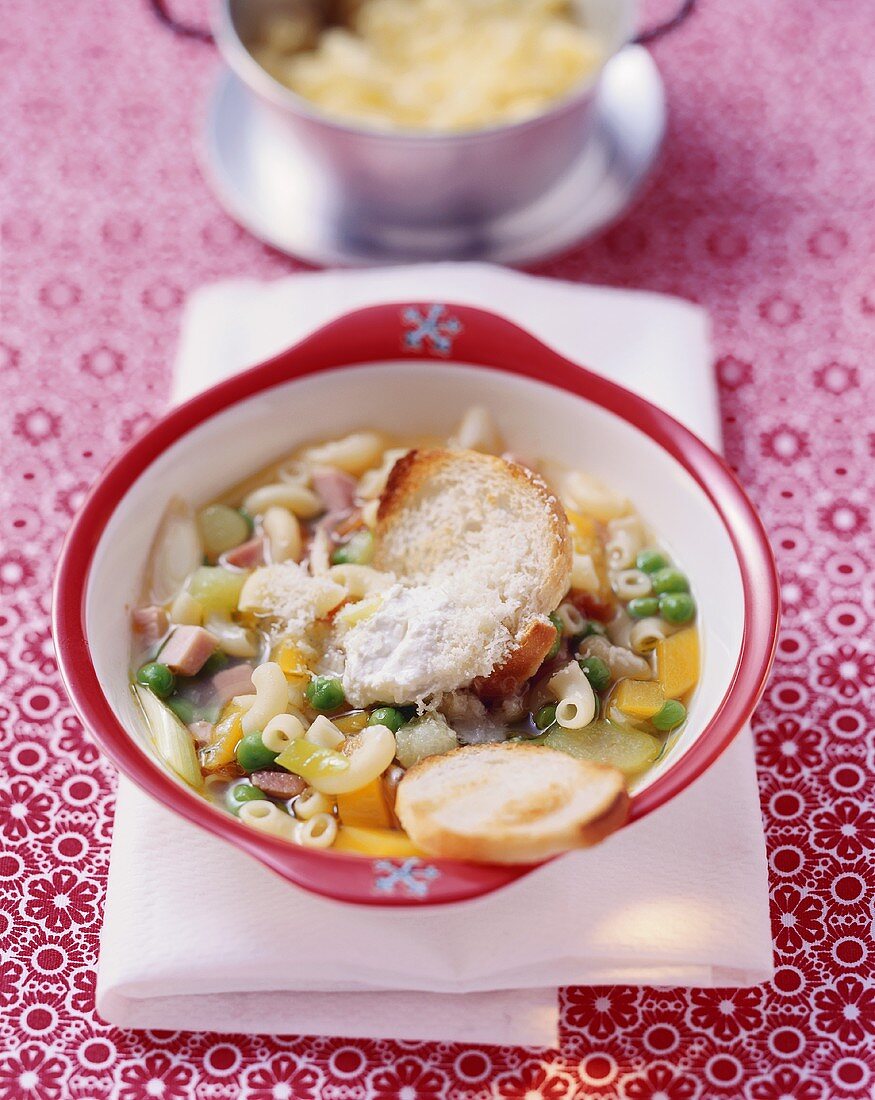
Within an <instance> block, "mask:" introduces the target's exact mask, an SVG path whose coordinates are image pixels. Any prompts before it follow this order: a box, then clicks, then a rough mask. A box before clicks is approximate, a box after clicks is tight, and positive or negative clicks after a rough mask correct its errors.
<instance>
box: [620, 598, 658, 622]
mask: <svg viewBox="0 0 875 1100" xmlns="http://www.w3.org/2000/svg"><path fill="white" fill-rule="evenodd" d="M626 610H627V611H628V612H629V614H630V615H631V616H632V618H633V619H649V618H650V617H651V616H653V615H658V614H659V600H658V599H657V598H656V596H638V597H636V599H634V600H629V602H628V603H627V604H626Z"/></svg>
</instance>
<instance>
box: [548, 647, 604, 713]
mask: <svg viewBox="0 0 875 1100" xmlns="http://www.w3.org/2000/svg"><path fill="white" fill-rule="evenodd" d="M548 688H549V690H550V692H551V694H552V695H553V698H554V699H556V700H557V703H556V721H557V722H558V723H559V725H560V726H562V727H564V728H565V729H569V730H579V729H583V727H584V726H588V725H589V724H590V722H591V721H592V720H593V718H595V711H596V699H595V693H594V691H593V690H592V684H590V682H589V680H587V678H586V676H585V674H584V672H583V669H582V668H581V667H580V665H579V664H578V663H577V661H569V663H568V664H567V665H566V666H565V668H563V669H560V670H559V672H557V673H555V675H553V676H551V677H550V682H549V684H548Z"/></svg>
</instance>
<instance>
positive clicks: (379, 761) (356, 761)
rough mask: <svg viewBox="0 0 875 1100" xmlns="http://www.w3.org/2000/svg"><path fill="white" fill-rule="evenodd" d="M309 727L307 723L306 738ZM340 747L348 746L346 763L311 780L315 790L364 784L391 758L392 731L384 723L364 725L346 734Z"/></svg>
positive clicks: (338, 790) (342, 791) (336, 790)
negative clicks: (342, 766)
mask: <svg viewBox="0 0 875 1100" xmlns="http://www.w3.org/2000/svg"><path fill="white" fill-rule="evenodd" d="M317 721H318V719H317ZM326 721H327V719H326ZM314 724H315V723H314ZM312 729H313V727H312V726H311V727H310V730H309V731H308V734H307V739H308V740H309V739H310V732H311V731H312ZM344 748H349V749H350V752H349V756H348V759H349V767H348V768H346V769H345V770H344V771H342V772H340V771H339V772H335V773H334V774H330V775H326V776H324V777H321V778H320V779H317V780H313V781H312V782H311V784H310V785H311V786H312V787H314V788H315V789H316V790H317V791H321V792H322V793H323V794H349V793H350V792H351V791H357V790H359V789H360V788H361V787H365V786H367V784H368V783H370V782H372V780H374V779H376V778H377V776H379V775H382V774H383V772H384V771H385V770H386V768H388V767H389V765H390V764H391V763H392V761H393V760H394V759H395V734H394V733H392V731H391V730H390V729H389V728H388V727H387V726H367V727H366V728H365V729H363V730H362V732H361V733H358V734H356V735H355V736H354V737H350V738H348V740H347V743H346V745H345V746H344Z"/></svg>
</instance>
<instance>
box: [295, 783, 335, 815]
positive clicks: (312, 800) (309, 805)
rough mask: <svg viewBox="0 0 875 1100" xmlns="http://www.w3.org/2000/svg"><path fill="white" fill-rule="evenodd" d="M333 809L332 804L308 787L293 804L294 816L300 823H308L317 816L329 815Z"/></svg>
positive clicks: (322, 795)
mask: <svg viewBox="0 0 875 1100" xmlns="http://www.w3.org/2000/svg"><path fill="white" fill-rule="evenodd" d="M333 809H334V802H333V801H332V800H331V799H330V798H329V797H328V795H327V794H323V793H322V792H321V791H317V790H314V789H313V788H312V787H308V788H307V789H306V790H305V791H303V792H302V793H301V794H299V795H298V797H297V798H296V799H295V802H294V811H295V814H296V815H297V816H298V817H299V818H300V819H301V821H309V820H310V818H311V817H315V816H316V815H317V814H330V813H331V812H332V811H333Z"/></svg>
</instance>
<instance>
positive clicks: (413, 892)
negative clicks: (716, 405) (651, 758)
mask: <svg viewBox="0 0 875 1100" xmlns="http://www.w3.org/2000/svg"><path fill="white" fill-rule="evenodd" d="M472 404H483V405H487V406H488V407H490V408H491V409H492V410H494V412H495V413H496V415H497V417H498V419H499V421H500V424H501V428H502V431H503V433H504V434H505V438H506V440H507V444H508V447H509V448H510V449H511V450H512V451H517V452H519V453H523V454H525V453H529V454H534V455H542V456H544V457H549V458H552V459H556V460H558V461H560V462H564V463H567V464H568V465H570V466H575V467H580V468H582V469H584V470H587V471H589V472H591V473H592V474H595V475H596V476H597V477H600V478H602V479H603V480H604V481H605V482H607V483H608V484H609V485H611V486H613V487H615V488H617V489H619V490H620V491H622V492H624V493H625V494H626V495H628V497H629V498H630V499H631V500H632V501H633V502H634V503H635V506H636V507H637V508H638V509H639V511H640V512H641V514H642V515H643V517H644V519H645V520H646V521H647V522H648V523H649V524H651V525H652V527H653V528H654V529H655V530H656V531H657V532H658V533H659V535H660V537H661V538H663V539H664V540H665V541H666V543H667V544H668V547H669V549H670V550H671V552H672V554H673V555H674V556H675V558H676V560H677V561H678V562H679V563H680V564H681V566H682V567H683V569H684V570H685V571H686V572H687V573H688V574H689V576H690V577H691V578H692V583H693V588H694V591H695V593H696V597H697V600H698V604H699V609H700V629H701V631H702V635H703V655H704V656H703V672H702V679H701V681H700V684H699V687H698V689H697V691H696V694H695V697H694V700H693V703H692V705H691V708H690V714H689V722H688V724H687V726H686V728H685V730H684V732H683V734H682V736H681V737H680V739H679V741H678V743H677V744H676V745H675V746H674V748H673V749H672V750H671V752H670V753H668V754H667V756H666V758H665V759H664V760H662V761H660V762H659V763H658V764H657V766H656V767H655V768H654V769H653V770H651V771H650V772H648V773H647V774H646V775H645V776H644V777H643V778H642V779H641V780H640V781H639V783H638V784H637V786H636V787H635V788H634V789H633V792H632V805H631V815H630V821H635V820H636V819H638V818H640V817H643V816H644V815H645V814H648V813H650V812H651V811H653V810H655V809H657V808H658V807H660V806H662V805H664V804H665V803H666V802H668V801H669V800H670V799H672V798H674V797H675V795H677V794H678V793H679V792H681V791H682V790H683V789H684V788H685V787H686V786H687V785H688V784H689V783H691V782H693V780H695V779H696V777H697V776H699V775H700V774H701V773H702V772H703V771H704V770H705V769H706V768H707V767H708V766H709V764H711V763H712V762H713V761H714V760H715V759H716V757H717V756H718V755H719V754H720V753H721V752H722V751H723V749H724V748H726V746H727V745H728V744H729V742H730V741H731V740H732V738H733V737H735V735H736V734H737V733H738V732H739V730H740V729H741V728H742V727H743V726H744V724H745V722H746V721H747V720H748V718H749V717H750V714H751V712H752V710H753V708H754V706H755V704H756V702H757V699H758V698H759V695H760V693H761V691H762V689H763V687H764V684H765V680H766V677H767V674H768V671H769V668H770V665H771V661H772V656H773V652H774V647H775V639H776V634H777V624H778V584H777V577H776V573H775V566H774V561H773V558H772V554H771V551H770V549H769V545H768V541H767V539H766V536H765V533H764V531H763V528H762V526H761V524H760V521H759V519H758V517H757V515H756V513H755V511H754V509H753V507H752V505H751V504H750V502H749V501H748V499H747V497H746V496H745V494H744V492H743V491H742V489H741V488H740V486H739V484H738V482H737V481H736V479H735V477H734V476H733V474H732V473H731V472H730V471H729V469H728V468H727V466H726V465H725V463H724V462H723V460H722V459H721V458H719V457H718V456H717V455H716V454H714V453H713V452H712V451H711V450H710V449H709V448H708V447H706V446H705V445H704V444H703V443H702V442H700V441H699V440H698V439H697V438H696V437H695V436H694V435H692V434H691V433H690V432H688V431H687V430H686V429H685V428H683V427H682V426H681V425H680V424H678V423H677V421H675V420H673V419H672V418H671V417H669V416H667V415H666V414H665V413H663V412H661V411H660V410H659V409H657V408H655V407H654V406H653V405H651V404H649V403H648V402H647V401H644V400H643V399H642V398H640V397H636V396H635V395H633V394H631V393H629V392H628V391H626V390H624V389H622V388H621V387H619V386H616V385H614V384H613V383H611V382H608V381H606V380H605V379H604V378H601V377H599V376H598V375H596V374H591V373H590V372H589V371H587V370H585V369H583V368H582V367H580V366H578V365H576V364H575V363H572V362H569V361H568V360H566V359H563V358H562V357H561V356H559V355H557V354H556V352H554V351H552V350H550V348H548V347H546V346H545V345H543V344H541V343H540V342H539V341H538V340H536V339H535V338H534V337H532V336H531V335H529V334H528V333H527V332H524V331H523V330H521V329H519V328H517V327H516V326H515V325H513V324H511V323H510V322H509V321H506V320H504V319H502V318H500V317H496V316H494V315H492V314H489V313H485V312H483V311H481V310H477V309H471V308H468V307H463V306H440V305H432V304H423V303H403V304H393V305H383V306H377V307H374V308H370V309H364V310H361V311H359V312H356V313H351V314H349V315H347V316H345V317H342V318H341V319H340V320H338V321H335V322H334V323H333V324H330V325H328V326H326V327H325V328H323V329H320V330H319V331H318V332H316V333H314V334H313V335H312V336H310V337H308V338H307V339H306V340H304V341H302V342H301V343H299V344H297V345H296V346H295V347H293V348H290V349H289V350H288V351H286V352H284V353H283V354H281V355H278V356H277V357H276V358H274V359H271V360H270V361H269V362H266V363H263V364H261V365H260V366H257V367H254V368H252V369H251V370H249V371H246V372H245V373H243V374H240V375H237V376H236V377H234V378H231V379H229V380H228V381H226V382H222V383H221V384H219V385H217V386H214V387H213V388H212V389H210V390H207V391H206V392H205V393H202V394H201V395H200V396H198V397H195V398H194V399H193V400H191V401H189V402H187V403H186V404H184V405H182V406H180V407H178V408H175V409H173V410H172V411H171V412H169V413H168V414H167V415H166V416H164V417H162V418H161V419H160V420H159V421H158V422H157V423H156V424H155V425H154V426H153V427H152V428H150V429H149V431H148V432H147V433H146V434H145V435H144V436H142V437H141V438H140V439H138V440H137V441H136V442H135V443H134V444H133V445H132V446H131V447H129V448H128V449H127V450H126V451H125V452H124V453H123V454H122V455H121V456H120V457H119V458H118V459H117V460H116V461H115V462H114V463H113V464H112V465H111V466H110V467H109V468H108V469H107V470H106V471H105V472H104V474H103V475H102V476H101V477H100V479H99V480H98V482H97V484H96V485H95V486H94V487H93V489H92V490H91V492H90V494H89V496H88V498H87V500H86V501H85V503H84V505H83V507H82V509H81V511H80V513H79V515H78V516H77V518H76V520H75V522H74V524H73V527H72V529H71V530H70V533H69V535H68V538H67V541H66V543H65V545H64V549H63V552H62V554H61V560H60V564H59V567H58V572H57V576H56V583H55V601H54V631H55V644H56V647H57V650H58V656H59V661H60V666H61V672H62V675H63V677H64V681H65V683H66V685H67V688H68V690H69V693H70V696H71V698H72V700H73V702H74V704H75V706H76V708H77V710H78V712H79V714H80V716H81V718H82V721H83V722H84V723H85V726H86V727H87V728H88V729H90V730H91V731H92V733H93V735H94V737H95V738H96V740H97V741H98V742H99V744H100V746H101V748H102V749H103V751H104V752H105V753H106V754H107V755H108V756H109V757H110V758H111V759H112V760H113V762H114V763H115V764H116V765H117V767H118V768H119V769H120V770H121V771H122V772H124V773H125V774H126V775H127V776H129V777H130V778H131V779H132V780H133V781H134V782H136V783H137V784H138V785H139V786H140V787H142V788H143V789H144V790H145V791H147V792H148V793H149V794H151V795H152V796H153V797H154V798H156V799H158V800H159V801H160V802H162V803H164V804H165V805H166V806H168V807H170V808H171V809H173V810H175V811H176V812H177V813H179V814H181V815H182V816H183V817H185V818H187V819H188V820H189V821H193V822H195V823H196V824H198V825H200V826H202V827H203V828H205V829H208V830H209V831H210V832H212V833H215V834H217V835H218V836H220V837H222V838H224V839H225V840H227V841H228V842H229V843H231V844H234V845H237V846H238V847H239V848H242V849H243V850H244V851H247V852H249V853H250V854H251V855H252V856H254V857H255V858H256V859H258V860H260V861H261V862H262V863H265V864H266V865H267V866H268V867H271V868H273V870H274V871H276V872H277V873H278V874H280V875H282V876H283V877H284V878H286V879H288V880H289V881H290V882H293V883H295V884H297V885H299V886H302V887H304V888H305V889H308V890H312V891H314V892H316V893H319V894H324V895H327V896H329V897H333V898H337V899H340V900H343V901H351V902H359V903H365V904H379V905H409V904H417V905H427V904H436V903H442V902H451V901H461V900H463V899H466V898H471V897H475V896H478V895H481V894H485V893H488V892H489V891H492V890H495V889H497V888H498V887H500V886H503V885H505V884H507V883H509V882H512V881H513V880H515V879H517V878H518V877H520V876H521V875H525V874H529V873H531V871H532V870H533V868H531V867H498V866H481V865H472V864H464V863H459V862H454V861H448V860H435V861H432V862H427V861H420V860H386V859H377V860H371V859H367V858H364V857H357V856H352V855H346V854H342V853H334V852H331V851H314V850H311V849H306V848H299V847H296V846H293V845H291V844H288V843H286V842H284V841H282V840H279V839H274V838H272V837H269V836H266V835H264V834H261V833H257V832H255V831H253V830H251V829H248V828H247V827H246V826H244V825H242V824H241V823H240V822H239V821H238V820H237V819H236V818H235V817H233V816H232V815H231V814H228V813H226V812H225V811H223V810H221V809H220V808H218V807H215V806H213V805H211V804H210V803H208V802H207V801H205V800H204V799H203V798H202V797H200V796H199V795H197V794H195V793H194V792H193V791H191V790H189V789H188V788H187V787H185V786H184V785H183V784H182V783H181V782H179V781H177V780H176V779H175V777H174V776H173V775H172V774H171V773H170V772H168V771H167V770H165V769H164V768H163V767H162V765H161V764H160V763H159V762H158V761H157V760H156V759H155V758H154V757H153V756H152V755H151V752H150V750H149V749H148V748H147V746H146V744H145V741H144V739H143V732H142V724H141V721H140V719H139V716H138V714H137V712H136V711H135V709H134V705H133V702H132V699H131V693H130V690H129V674H128V662H129V644H128V639H129V621H128V614H129V609H130V607H131V606H132V605H133V603H134V602H135V600H136V598H137V594H138V591H139V587H140V581H141V575H142V571H143V568H144V565H145V558H146V554H147V551H148V548H149V546H150V543H151V541H152V537H153V535H154V532H155V528H156V526H157V523H158V520H159V517H160V516H161V514H162V513H163V511H164V508H165V506H166V504H167V502H168V500H169V499H170V497H171V496H174V495H180V496H182V497H184V498H185V499H187V500H190V501H191V502H192V503H194V504H199V503H202V502H206V501H208V500H210V499H212V498H214V497H216V496H218V495H219V494H220V493H221V492H222V491H223V490H224V489H226V488H227V486H228V485H231V484H233V483H234V482H236V481H238V480H240V478H241V477H242V476H244V475H246V474H247V473H249V472H250V471H253V470H256V469H258V468H259V467H261V466H263V465H266V464H267V463H268V462H269V461H270V460H272V459H274V458H275V457H277V456H278V455H281V454H282V453H284V452H287V451H290V450H292V449H293V448H294V447H295V446H296V445H297V444H299V443H302V442H304V441H307V440H315V439H320V438H325V437H332V436H335V437H336V436H338V435H341V434H343V433H344V432H347V431H349V430H352V429H355V428H361V427H375V428H382V429H385V430H387V431H389V432H392V431H402V432H405V433H407V432H411V433H424V434H432V433H437V434H446V433H449V431H450V430H451V429H452V427H453V426H454V425H455V424H456V422H457V421H458V419H459V418H460V416H461V414H462V413H463V412H464V410H465V409H467V408H468V407H469V406H470V405H472Z"/></svg>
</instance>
